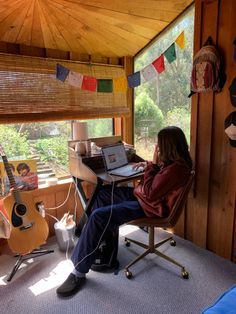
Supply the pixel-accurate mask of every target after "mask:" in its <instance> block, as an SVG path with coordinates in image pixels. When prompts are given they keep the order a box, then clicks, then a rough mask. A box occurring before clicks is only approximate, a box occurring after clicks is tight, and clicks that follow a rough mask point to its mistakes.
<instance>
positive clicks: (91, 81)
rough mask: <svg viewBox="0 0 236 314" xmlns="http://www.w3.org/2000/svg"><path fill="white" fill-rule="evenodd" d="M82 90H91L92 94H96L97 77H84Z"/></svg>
mask: <svg viewBox="0 0 236 314" xmlns="http://www.w3.org/2000/svg"><path fill="white" fill-rule="evenodd" d="M81 88H82V89H84V90H89V91H91V92H96V90H97V79H96V78H95V77H92V76H86V75H84V77H83V82H82V86H81Z"/></svg>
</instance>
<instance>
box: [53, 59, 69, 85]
mask: <svg viewBox="0 0 236 314" xmlns="http://www.w3.org/2000/svg"><path fill="white" fill-rule="evenodd" d="M69 72H70V70H69V69H67V68H65V67H64V66H63V65H61V64H59V63H57V66H56V78H57V79H58V80H59V81H62V82H64V81H65V79H66V78H67V75H68V74H69Z"/></svg>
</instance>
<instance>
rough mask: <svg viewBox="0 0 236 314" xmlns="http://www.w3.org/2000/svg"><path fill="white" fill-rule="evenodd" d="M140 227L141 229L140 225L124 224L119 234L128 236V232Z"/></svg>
mask: <svg viewBox="0 0 236 314" xmlns="http://www.w3.org/2000/svg"><path fill="white" fill-rule="evenodd" d="M138 229H139V227H137V226H131V225H124V226H122V227H120V229H119V234H120V236H126V235H127V234H129V233H132V232H134V231H136V230H138Z"/></svg>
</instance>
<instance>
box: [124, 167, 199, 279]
mask: <svg viewBox="0 0 236 314" xmlns="http://www.w3.org/2000/svg"><path fill="white" fill-rule="evenodd" d="M194 175H195V172H194V171H192V172H191V175H190V177H189V179H188V182H187V183H186V185H185V187H184V189H183V191H182V192H181V193H180V195H179V196H178V198H177V200H176V202H175V204H174V206H173V208H172V210H171V212H170V214H169V216H168V217H166V218H161V217H154V218H153V217H145V218H138V219H134V220H132V221H129V222H127V224H129V225H135V226H138V227H141V228H143V227H144V228H146V227H147V228H148V235H149V243H148V245H147V244H144V243H142V242H139V241H136V240H134V239H130V238H125V242H126V246H130V242H133V243H135V244H137V245H139V246H141V247H142V248H144V249H146V250H145V251H144V253H142V254H141V255H139V256H138V257H137V258H136V259H134V260H133V261H132V262H130V263H129V264H128V265H127V266H126V267H125V274H126V277H127V278H128V279H131V278H132V276H133V274H132V272H131V271H130V270H129V268H130V266H132V265H134V264H135V263H137V262H138V261H139V260H141V259H142V258H144V257H145V256H146V255H148V254H150V253H154V254H156V255H157V256H160V257H162V258H164V259H166V260H167V261H169V262H171V263H173V264H175V265H177V266H179V267H180V268H181V275H182V277H183V278H184V279H188V278H189V274H188V272H187V271H186V270H185V267H184V266H183V265H181V264H179V263H178V262H176V261H175V260H174V259H172V258H170V257H169V256H167V255H165V254H163V253H162V252H160V251H159V250H157V248H158V247H160V246H161V245H162V244H164V243H166V242H167V241H170V245H171V246H176V241H175V240H174V239H173V236H170V237H168V238H167V239H164V240H162V241H160V242H158V243H156V244H155V242H154V228H155V227H157V228H173V227H174V226H175V225H176V223H177V221H178V219H179V217H180V215H181V213H182V211H183V208H184V205H185V203H186V201H187V198H188V193H189V191H190V188H191V185H192V182H193V178H194Z"/></svg>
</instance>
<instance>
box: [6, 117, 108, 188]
mask: <svg viewBox="0 0 236 314" xmlns="http://www.w3.org/2000/svg"><path fill="white" fill-rule="evenodd" d="M86 121H87V122H88V133H89V137H90V138H93V137H103V136H111V135H113V120H112V119H111V118H109V119H96V120H86ZM0 137H1V144H2V146H3V149H4V151H5V153H6V156H7V158H8V159H9V160H21V159H31V158H32V159H36V160H37V171H38V176H39V183H44V182H45V180H46V178H48V177H51V176H56V177H58V178H59V177H65V176H68V175H69V170H68V141H69V140H71V121H61V122H42V123H39V122H37V123H22V124H9V125H0Z"/></svg>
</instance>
